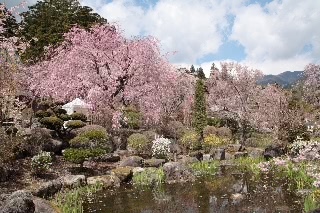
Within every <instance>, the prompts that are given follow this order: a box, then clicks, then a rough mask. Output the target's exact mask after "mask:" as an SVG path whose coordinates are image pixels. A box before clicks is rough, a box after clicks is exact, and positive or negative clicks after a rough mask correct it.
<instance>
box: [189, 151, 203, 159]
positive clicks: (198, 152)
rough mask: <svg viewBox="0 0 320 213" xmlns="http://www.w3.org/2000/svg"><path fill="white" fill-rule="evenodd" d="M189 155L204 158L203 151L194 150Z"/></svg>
mask: <svg viewBox="0 0 320 213" xmlns="http://www.w3.org/2000/svg"><path fill="white" fill-rule="evenodd" d="M189 156H190V157H195V158H197V159H198V160H200V161H201V160H202V159H203V153H202V152H201V151H194V152H190V153H189Z"/></svg>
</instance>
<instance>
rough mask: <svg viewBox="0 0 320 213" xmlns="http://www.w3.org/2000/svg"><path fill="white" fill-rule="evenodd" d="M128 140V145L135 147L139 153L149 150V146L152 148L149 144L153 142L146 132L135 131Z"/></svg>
mask: <svg viewBox="0 0 320 213" xmlns="http://www.w3.org/2000/svg"><path fill="white" fill-rule="evenodd" d="M127 141H128V147H130V148H133V149H134V150H136V151H137V152H138V153H143V152H145V151H148V148H149V150H150V147H148V145H151V142H150V141H149V139H148V138H147V136H145V135H144V134H140V133H134V134H132V135H130V136H129V137H128V139H127Z"/></svg>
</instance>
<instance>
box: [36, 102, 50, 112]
mask: <svg viewBox="0 0 320 213" xmlns="http://www.w3.org/2000/svg"><path fill="white" fill-rule="evenodd" d="M51 106H52V102H51V101H48V100H47V101H41V102H40V103H39V104H38V108H39V109H41V110H47V109H49V108H50V107H51Z"/></svg>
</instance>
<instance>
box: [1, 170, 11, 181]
mask: <svg viewBox="0 0 320 213" xmlns="http://www.w3.org/2000/svg"><path fill="white" fill-rule="evenodd" d="M9 175H10V172H9V169H8V168H6V167H0V182H4V181H7V180H8V179H9Z"/></svg>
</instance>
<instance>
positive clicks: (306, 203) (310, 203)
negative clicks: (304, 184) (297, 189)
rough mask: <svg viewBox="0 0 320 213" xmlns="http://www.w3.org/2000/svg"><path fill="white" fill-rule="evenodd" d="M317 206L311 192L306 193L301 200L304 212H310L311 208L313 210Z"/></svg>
mask: <svg viewBox="0 0 320 213" xmlns="http://www.w3.org/2000/svg"><path fill="white" fill-rule="evenodd" d="M318 207H319V203H318V202H317V200H316V199H315V196H314V194H313V193H310V194H309V195H307V196H306V197H305V198H304V200H303V210H304V212H310V211H312V210H315V209H316V208H318Z"/></svg>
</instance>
